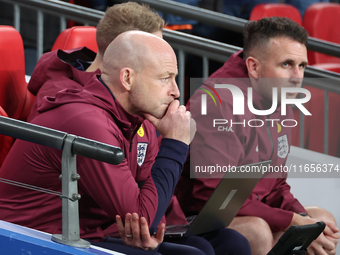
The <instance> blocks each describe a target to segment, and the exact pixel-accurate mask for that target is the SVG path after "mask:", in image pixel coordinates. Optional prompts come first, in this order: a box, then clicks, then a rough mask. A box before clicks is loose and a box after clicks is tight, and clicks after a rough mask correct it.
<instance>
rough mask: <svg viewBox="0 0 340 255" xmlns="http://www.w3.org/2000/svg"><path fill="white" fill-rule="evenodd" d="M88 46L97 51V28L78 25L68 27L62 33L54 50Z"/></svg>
mask: <svg viewBox="0 0 340 255" xmlns="http://www.w3.org/2000/svg"><path fill="white" fill-rule="evenodd" d="M83 46H86V47H87V48H89V49H90V50H92V51H94V52H97V51H98V46H97V41H96V28H95V27H91V26H76V27H72V28H68V29H66V30H64V31H63V32H61V33H60V35H59V36H58V38H57V40H56V41H55V43H54V45H53V47H52V50H57V49H60V50H70V49H74V48H78V47H83Z"/></svg>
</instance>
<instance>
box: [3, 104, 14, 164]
mask: <svg viewBox="0 0 340 255" xmlns="http://www.w3.org/2000/svg"><path fill="white" fill-rule="evenodd" d="M0 116H5V117H8V116H7V114H6V112H5V111H4V109H3V108H2V107H1V106H0ZM12 144H13V138H12V137H10V136H5V135H1V134H0V167H1V165H2V163H3V162H4V160H5V157H6V156H7V154H8V152H9V149H10V148H11V147H12Z"/></svg>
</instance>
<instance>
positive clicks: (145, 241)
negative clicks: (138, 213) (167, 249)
mask: <svg viewBox="0 0 340 255" xmlns="http://www.w3.org/2000/svg"><path fill="white" fill-rule="evenodd" d="M140 235H141V241H142V247H148V246H149V244H150V238H151V237H150V231H149V226H148V223H147V221H146V219H145V218H144V217H141V218H140Z"/></svg>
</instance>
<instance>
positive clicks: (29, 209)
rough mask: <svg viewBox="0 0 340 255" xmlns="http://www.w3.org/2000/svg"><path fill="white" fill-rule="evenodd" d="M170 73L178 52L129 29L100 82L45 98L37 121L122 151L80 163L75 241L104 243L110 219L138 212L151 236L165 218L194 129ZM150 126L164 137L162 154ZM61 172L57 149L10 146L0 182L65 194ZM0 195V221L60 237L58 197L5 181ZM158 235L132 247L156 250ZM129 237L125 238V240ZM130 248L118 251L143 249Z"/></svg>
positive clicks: (107, 62)
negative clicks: (118, 159) (115, 158)
mask: <svg viewBox="0 0 340 255" xmlns="http://www.w3.org/2000/svg"><path fill="white" fill-rule="evenodd" d="M113 60H114V61H113ZM176 75H177V62H176V56H175V53H174V52H173V50H172V48H171V47H170V45H169V44H168V43H166V42H165V41H164V40H163V39H161V38H159V37H157V36H155V35H152V34H149V33H145V32H138V31H133V32H126V33H123V34H121V35H120V36H118V37H117V39H116V40H115V41H114V42H113V43H112V44H110V46H109V47H108V49H107V53H105V56H104V64H103V75H102V77H101V78H100V76H99V75H94V76H93V77H92V78H91V79H90V80H89V79H87V77H86V76H84V77H79V82H81V83H82V85H83V87H84V88H83V89H66V90H62V91H60V92H58V93H57V94H56V96H55V97H45V98H44V100H43V101H42V103H41V105H40V107H39V108H38V110H39V112H40V113H41V114H40V115H38V116H37V117H36V118H34V119H33V120H32V123H33V124H38V125H42V126H46V127H49V128H53V129H57V130H61V131H64V132H67V133H70V134H75V135H78V136H82V137H86V138H89V139H93V140H96V141H100V142H103V143H107V144H111V145H113V146H117V147H120V148H122V150H123V151H124V154H125V159H124V161H123V162H122V163H121V164H119V165H110V164H107V163H103V162H100V161H97V160H92V159H89V158H85V157H80V156H78V157H77V171H78V173H79V174H80V176H81V179H80V180H79V181H78V187H79V194H80V195H81V197H82V198H81V200H80V203H79V215H80V237H81V238H84V239H89V240H93V241H94V240H95V241H104V234H103V229H105V226H108V225H110V224H112V223H113V222H114V221H115V217H116V215H121V216H123V221H124V216H125V215H126V214H127V213H133V212H135V213H136V214H133V215H130V214H128V219H127V220H130V219H131V217H132V216H133V219H135V218H136V217H138V215H139V216H143V218H141V221H140V224H141V225H142V228H143V229H144V230H145V229H146V230H147V232H148V228H149V227H150V225H151V223H152V222H153V221H154V220H155V221H158V222H159V221H160V218H161V217H162V215H163V214H164V213H165V210H166V208H167V205H168V204H169V201H170V199H171V196H172V194H173V191H174V188H175V185H176V183H177V181H178V178H179V176H180V174H181V171H182V167H183V164H184V162H185V159H186V155H187V153H188V145H189V143H190V123H191V126H192V128H193V129H192V132H195V123H194V122H193V120H192V119H191V117H190V112H188V111H186V108H185V107H184V106H180V105H179V102H178V100H175V99H176V98H178V97H179V91H178V88H177V84H176V82H175V76H176ZM145 119H148V120H149V121H150V122H149V121H144V120H145ZM151 123H152V124H151ZM155 128H156V129H157V130H158V132H159V133H160V134H161V135H162V136H163V137H164V138H165V139H163V142H162V144H161V146H160V148H159V152H158V146H157V140H156V133H155V132H156V130H155ZM157 153H158V154H157ZM23 170H24V171H23ZM60 174H61V151H60V150H56V149H52V148H48V147H45V146H41V145H38V144H34V143H29V142H25V141H22V140H17V141H16V143H15V144H14V145H13V148H12V151H11V152H10V153H9V155H8V156H7V158H6V160H5V162H4V164H3V165H2V168H1V169H0V176H1V177H2V178H6V179H10V180H14V181H18V182H22V183H27V184H30V185H34V186H38V187H42V188H46V189H50V190H55V191H61V182H60V180H59V175H60ZM0 190H1V192H0V219H1V220H5V221H8V222H12V223H16V224H19V225H22V226H26V227H30V228H34V229H37V230H41V231H45V232H48V233H51V234H56V233H61V231H62V214H61V211H62V210H61V199H60V198H59V197H57V196H51V195H49V194H45V193H40V192H37V191H33V190H27V189H23V188H19V187H16V186H11V185H7V184H3V183H0ZM156 214H157V215H156ZM158 215H159V216H158ZM157 217H158V218H157ZM163 233H164V225H161V226H160V228H159V231H158V232H157V234H156V235H155V236H154V237H152V238H151V240H150V237H147V238H148V240H147V242H142V241H143V240H142V241H141V242H140V244H139V245H140V247H137V248H143V249H154V248H156V247H157V246H158V244H159V243H160V242H161V241H162V240H163ZM130 235H131V233H129V232H126V233H125V237H126V238H125V243H127V244H129V238H130ZM142 236H143V235H142ZM131 246H136V245H135V242H134V243H132V244H131ZM126 249H133V248H130V247H127V246H123V245H120V246H119V245H118V247H116V248H115V250H116V251H120V252H124V253H128V254H131V253H132V254H139V253H140V254H143V253H142V252H144V251H143V250H138V253H137V250H136V251H135V249H133V251H131V250H126ZM147 254H150V253H147ZM192 254H200V253H199V251H198V253H192Z"/></svg>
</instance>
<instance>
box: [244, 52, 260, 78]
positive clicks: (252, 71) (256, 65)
mask: <svg viewBox="0 0 340 255" xmlns="http://www.w3.org/2000/svg"><path fill="white" fill-rule="evenodd" d="M246 66H247V69H248V74H249V76H250V77H251V78H254V79H258V78H259V72H260V68H261V64H260V61H259V60H258V59H257V58H254V57H248V58H247V59H246Z"/></svg>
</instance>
